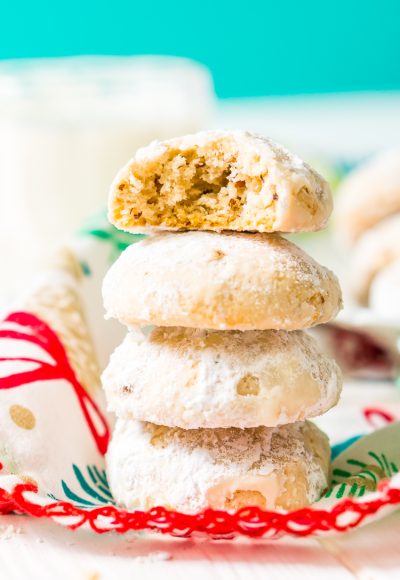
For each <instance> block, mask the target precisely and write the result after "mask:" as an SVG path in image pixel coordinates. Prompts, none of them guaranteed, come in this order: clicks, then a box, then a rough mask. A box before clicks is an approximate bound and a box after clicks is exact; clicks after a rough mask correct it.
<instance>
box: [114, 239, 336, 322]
mask: <svg viewBox="0 0 400 580" xmlns="http://www.w3.org/2000/svg"><path fill="white" fill-rule="evenodd" d="M103 299H104V305H105V309H106V316H107V317H108V318H110V317H115V318H117V319H119V320H120V321H121V322H123V323H125V324H127V325H148V324H154V325H156V326H185V327H192V328H193V327H194V328H210V329H221V330H223V329H239V330H252V329H260V330H263V329H278V330H279V329H283V330H296V329H300V328H306V327H310V326H313V325H315V324H320V323H323V322H327V321H328V320H330V319H331V318H333V317H334V316H335V315H336V314H337V312H338V310H339V309H340V308H341V292H340V287H339V284H338V281H337V278H336V277H335V275H334V274H333V273H332V272H331V271H330V270H328V269H327V268H324V267H323V266H320V265H319V264H318V263H317V262H315V260H313V259H312V258H311V257H310V256H308V255H307V254H306V253H305V252H303V251H302V250H301V249H300V248H298V247H297V246H295V245H294V244H292V243H291V242H289V241H288V240H286V239H284V238H282V237H280V236H278V235H276V234H240V233H228V232H224V233H221V234H217V233H213V232H183V233H182V232H179V233H161V234H157V235H155V236H151V237H149V238H147V239H145V240H142V241H140V242H138V243H137V244H134V245H132V246H130V247H128V248H127V249H126V250H125V251H124V252H123V253H122V254H121V256H120V257H119V258H118V260H117V261H116V262H115V263H114V264H113V266H112V267H111V268H110V270H109V272H108V273H107V275H106V277H105V279H104V283H103Z"/></svg>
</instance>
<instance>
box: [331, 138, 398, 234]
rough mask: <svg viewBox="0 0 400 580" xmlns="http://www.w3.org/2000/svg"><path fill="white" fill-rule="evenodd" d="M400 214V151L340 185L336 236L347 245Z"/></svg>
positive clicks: (377, 159)
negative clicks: (381, 222)
mask: <svg viewBox="0 0 400 580" xmlns="http://www.w3.org/2000/svg"><path fill="white" fill-rule="evenodd" d="M396 212H400V148H398V149H395V150H390V151H385V152H383V153H381V154H380V155H378V156H376V157H374V158H372V159H371V160H370V161H368V162H366V163H364V164H363V165H361V166H360V167H359V168H358V169H356V170H354V171H352V172H351V173H350V174H349V176H348V177H347V178H346V179H345V180H344V181H343V182H342V185H341V187H340V188H339V192H338V200H337V204H336V207H335V215H336V226H337V229H338V233H339V234H341V235H342V237H343V239H344V240H345V241H346V242H348V243H354V241H355V240H356V239H357V238H358V237H359V236H360V235H361V234H362V233H363V232H365V230H367V229H369V228H371V227H372V226H374V225H375V224H377V223H378V222H380V221H381V220H383V219H384V218H386V217H388V216H390V215H391V214H393V213H396Z"/></svg>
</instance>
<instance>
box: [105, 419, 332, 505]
mask: <svg viewBox="0 0 400 580" xmlns="http://www.w3.org/2000/svg"><path fill="white" fill-rule="evenodd" d="M106 460H107V473H108V480H109V483H110V487H111V490H112V493H113V496H114V498H115V500H116V501H117V503H118V504H119V505H122V506H123V507H126V508H129V509H135V508H139V509H149V508H151V507H154V506H165V507H168V508H170V509H175V510H180V511H183V512H186V513H196V512H199V511H201V510H203V509H205V508H207V507H212V508H215V509H232V510H236V509H239V508H241V507H244V506H249V505H258V506H260V507H262V508H265V509H268V510H274V509H284V510H293V509H297V508H301V507H303V506H306V505H309V504H311V503H313V502H315V501H316V500H317V499H318V498H319V497H320V496H321V494H322V493H323V492H324V490H325V489H327V487H328V484H329V465H330V447H329V442H328V438H327V437H326V435H325V434H324V433H322V431H320V430H319V429H318V428H317V427H316V426H315V425H313V424H312V423H309V422H304V423H293V424H291V425H285V426H282V427H279V428H276V429H268V428H266V427H258V428H256V429H233V428H231V429H193V430H183V429H178V428H175V429H171V428H169V427H160V426H157V425H153V424H151V423H141V422H138V421H124V420H121V419H119V420H118V421H117V425H116V430H115V432H114V435H113V439H112V441H111V444H110V447H109V450H108V453H107V457H106Z"/></svg>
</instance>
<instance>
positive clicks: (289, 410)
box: [102, 327, 342, 429]
mask: <svg viewBox="0 0 400 580" xmlns="http://www.w3.org/2000/svg"><path fill="white" fill-rule="evenodd" d="M102 382H103V386H104V388H105V391H106V395H107V400H108V404H109V409H110V410H111V411H114V412H115V413H116V414H117V415H118V416H119V417H122V418H124V419H140V420H141V421H150V422H152V423H157V424H158V425H168V426H170V427H182V428H184V429H197V428H199V427H206V428H214V427H242V428H245V427H258V426H259V425H265V426H268V427H275V426H276V425H282V424H285V423H293V422H294V421H300V420H303V419H306V418H307V417H314V416H316V415H321V414H322V413H325V412H326V411H328V409H330V408H331V407H333V406H334V405H335V404H336V403H337V402H338V399H339V395H340V391H341V387H342V380H341V374H340V370H339V367H338V366H337V365H336V363H335V362H334V361H333V360H332V359H330V358H328V357H327V356H325V355H324V354H323V353H322V352H321V351H320V350H319V348H318V344H317V342H316V341H315V340H314V339H313V338H312V337H311V336H309V335H307V334H306V333H305V332H303V331H294V332H285V331H284V330H249V331H246V332H242V331H240V330H231V331H229V330H228V331H226V330H225V331H221V330H201V329H192V328H176V327H172V328H157V327H156V328H153V329H152V330H150V331H149V332H147V333H146V334H144V333H143V332H142V331H140V330H133V331H132V332H130V333H128V335H127V336H126V338H125V340H124V342H123V343H122V344H121V345H120V346H119V347H117V349H116V350H115V352H114V354H113V355H112V356H111V361H110V363H109V365H108V367H107V368H106V370H105V371H104V373H103V376H102Z"/></svg>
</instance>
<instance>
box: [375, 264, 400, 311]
mask: <svg viewBox="0 0 400 580" xmlns="http://www.w3.org/2000/svg"><path fill="white" fill-rule="evenodd" d="M399 297H400V257H399V259H398V260H396V261H395V262H392V263H391V264H390V265H389V266H387V267H386V268H384V269H383V270H381V271H380V272H379V274H377V275H376V277H375V278H374V281H373V282H372V285H371V290H370V306H371V308H372V309H373V310H375V311H376V312H377V313H379V314H381V315H382V316H384V317H385V318H390V320H392V321H397V322H400V299H399Z"/></svg>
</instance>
